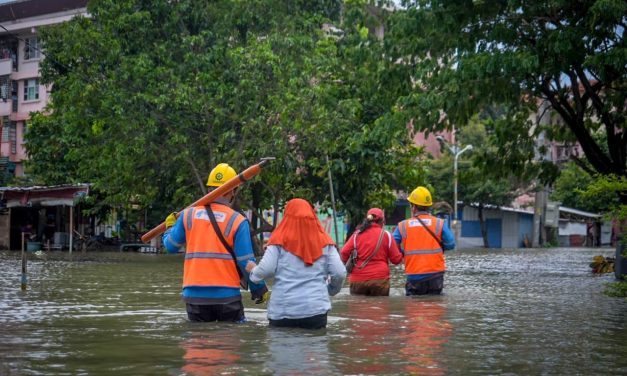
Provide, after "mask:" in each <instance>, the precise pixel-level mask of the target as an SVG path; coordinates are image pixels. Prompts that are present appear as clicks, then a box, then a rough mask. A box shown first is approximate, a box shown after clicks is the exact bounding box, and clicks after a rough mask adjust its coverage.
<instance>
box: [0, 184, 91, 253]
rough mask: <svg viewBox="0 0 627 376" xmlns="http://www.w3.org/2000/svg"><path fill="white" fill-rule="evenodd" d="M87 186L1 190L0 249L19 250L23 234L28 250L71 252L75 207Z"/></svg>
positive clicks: (85, 194)
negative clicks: (23, 234) (25, 237)
mask: <svg viewBox="0 0 627 376" xmlns="http://www.w3.org/2000/svg"><path fill="white" fill-rule="evenodd" d="M88 193H89V185H88V184H73V185H57V186H33V187H0V199H1V202H2V205H1V210H0V249H10V250H19V249H20V248H21V244H20V243H21V237H22V232H24V233H28V234H29V235H28V236H27V238H28V239H29V246H28V249H29V250H31V251H36V250H39V249H47V250H62V249H68V250H69V251H70V252H71V251H72V247H73V242H74V237H73V233H74V230H75V227H76V225H75V216H76V215H75V214H76V213H75V208H76V207H77V205H78V203H79V202H80V199H81V198H82V197H85V196H87V195H88Z"/></svg>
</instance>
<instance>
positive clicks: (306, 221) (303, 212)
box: [268, 198, 335, 266]
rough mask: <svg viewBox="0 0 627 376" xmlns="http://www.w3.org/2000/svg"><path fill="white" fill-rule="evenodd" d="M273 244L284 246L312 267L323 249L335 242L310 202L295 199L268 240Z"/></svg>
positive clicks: (289, 202) (287, 207) (290, 202)
mask: <svg viewBox="0 0 627 376" xmlns="http://www.w3.org/2000/svg"><path fill="white" fill-rule="evenodd" d="M271 244H276V245H280V246H282V247H283V248H284V249H285V250H286V251H288V252H290V253H291V254H293V255H294V256H298V257H300V258H301V259H302V260H303V262H304V263H305V265H307V266H310V265H312V264H313V263H314V261H316V260H317V259H319V258H320V256H322V247H324V246H325V245H329V244H333V245H335V242H334V241H333V239H331V237H330V236H329V235H328V234H327V233H326V232H325V231H324V229H323V228H322V225H321V224H320V221H319V220H318V217H317V216H316V213H315V212H314V210H313V208H312V207H311V205H310V204H309V202H307V201H306V200H303V199H302V198H294V199H292V200H290V201H288V202H287V205H285V213H284V214H283V220H282V221H281V223H279V225H278V226H277V228H276V229H275V230H274V231H273V232H272V236H270V239H269V240H268V245H271Z"/></svg>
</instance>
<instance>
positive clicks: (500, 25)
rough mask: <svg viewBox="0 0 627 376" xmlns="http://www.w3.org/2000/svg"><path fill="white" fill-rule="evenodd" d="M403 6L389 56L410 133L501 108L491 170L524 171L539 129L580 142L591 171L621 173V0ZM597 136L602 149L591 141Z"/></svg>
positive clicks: (424, 1) (450, 1) (430, 0)
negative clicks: (547, 115) (411, 124)
mask: <svg viewBox="0 0 627 376" xmlns="http://www.w3.org/2000/svg"><path fill="white" fill-rule="evenodd" d="M402 3H403V6H404V7H403V8H402V9H400V10H399V11H397V12H395V13H394V16H393V17H392V18H391V19H390V21H389V24H388V32H387V34H386V45H387V52H388V53H387V56H388V57H389V62H390V69H391V70H393V71H394V72H395V74H398V75H400V76H402V77H404V78H405V80H404V84H403V85H401V86H400V90H403V91H404V92H405V94H404V95H403V96H402V97H401V99H400V104H401V105H402V108H403V110H404V112H405V114H406V115H407V117H408V118H413V119H414V120H415V124H416V126H417V127H418V128H420V129H443V128H449V129H450V128H451V127H452V126H454V125H458V126H461V125H464V124H467V123H468V119H470V118H471V117H472V116H474V115H476V114H479V113H484V112H486V111H489V109H490V108H491V107H493V106H494V105H500V106H504V107H502V108H505V111H504V112H503V113H501V114H499V116H497V117H496V118H495V121H494V125H495V128H494V137H495V138H496V139H497V140H498V142H497V145H498V147H499V149H500V150H499V155H500V156H501V158H500V159H499V160H496V161H494V163H493V165H492V168H493V170H497V169H498V170H500V171H503V172H514V173H515V174H518V175H522V174H524V172H522V171H521V169H522V170H524V169H525V168H526V166H525V163H524V161H531V160H533V159H535V158H536V153H535V144H534V140H535V138H536V137H538V136H539V135H540V134H543V133H544V134H546V135H548V136H550V137H552V138H555V139H565V138H569V139H574V140H576V141H577V142H579V144H580V145H581V147H582V149H583V151H584V153H585V157H586V158H587V160H588V162H589V163H590V165H591V166H592V168H593V169H594V170H595V171H597V172H598V173H600V174H602V175H610V174H614V175H616V176H626V160H627V159H626V143H627V137H625V125H626V118H625V103H626V99H627V98H626V93H627V91H626V86H625V84H626V80H625V79H626V77H627V67H626V65H625V56H626V54H627V50H626V49H625V40H624V31H625V25H626V24H627V22H626V20H627V19H626V17H625V14H627V3H625V2H624V1H619V0H588V1H569V0H557V1H552V2H537V1H525V0H516V1H470V0H468V1H455V0H420V1H403V2H402ZM536 98H537V99H536ZM544 104H548V106H544ZM545 109H548V111H554V112H555V113H557V114H559V121H553V122H550V123H549V124H547V125H540V124H539V122H538V121H537V119H534V116H531V114H538V117H539V115H541V114H542V111H544V110H545ZM599 131H602V132H603V133H604V134H605V135H606V137H605V139H604V140H603V141H602V142H603V143H605V144H606V146H607V148H604V147H602V145H601V144H599V142H598V139H596V138H595V134H596V133H597V132H599ZM604 149H605V151H604ZM544 166H548V164H546V163H545V164H544ZM539 167H542V166H539ZM527 171H528V170H527ZM554 177H555V174H554V171H549V173H548V174H545V175H543V176H542V178H543V179H544V180H546V181H550V180H551V179H552V178H554Z"/></svg>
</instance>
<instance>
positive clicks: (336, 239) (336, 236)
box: [326, 154, 340, 246]
mask: <svg viewBox="0 0 627 376" xmlns="http://www.w3.org/2000/svg"><path fill="white" fill-rule="evenodd" d="M326 157H327V166H328V167H329V170H328V172H329V191H330V192H331V205H332V206H333V228H334V230H335V242H336V243H337V244H338V246H339V244H340V239H339V236H338V233H337V216H336V214H335V213H336V212H335V194H334V193H333V177H332V176H331V164H330V163H329V155H328V154H327V155H326Z"/></svg>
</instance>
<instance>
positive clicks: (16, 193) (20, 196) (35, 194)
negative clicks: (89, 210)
mask: <svg viewBox="0 0 627 376" xmlns="http://www.w3.org/2000/svg"><path fill="white" fill-rule="evenodd" d="M88 193H89V184H72V185H54V186H34V187H0V195H1V197H2V200H3V201H5V202H6V206H7V207H8V208H14V207H31V206H57V205H66V206H74V205H75V204H76V202H77V200H78V199H79V198H81V197H84V196H87V194H88Z"/></svg>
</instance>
